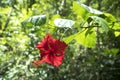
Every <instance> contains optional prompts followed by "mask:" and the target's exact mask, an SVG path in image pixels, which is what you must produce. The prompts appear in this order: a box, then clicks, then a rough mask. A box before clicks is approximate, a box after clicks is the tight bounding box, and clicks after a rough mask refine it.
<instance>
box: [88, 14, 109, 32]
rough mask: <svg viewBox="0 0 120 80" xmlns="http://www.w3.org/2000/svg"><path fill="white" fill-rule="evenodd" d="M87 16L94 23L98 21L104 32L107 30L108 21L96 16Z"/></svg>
mask: <svg viewBox="0 0 120 80" xmlns="http://www.w3.org/2000/svg"><path fill="white" fill-rule="evenodd" d="M89 18H90V19H91V20H93V21H94V22H95V23H98V24H99V25H100V26H101V28H102V29H103V30H104V31H105V32H108V30H109V25H108V22H107V21H105V20H104V19H103V18H100V17H98V16H90V17H89ZM89 18H88V19H89Z"/></svg>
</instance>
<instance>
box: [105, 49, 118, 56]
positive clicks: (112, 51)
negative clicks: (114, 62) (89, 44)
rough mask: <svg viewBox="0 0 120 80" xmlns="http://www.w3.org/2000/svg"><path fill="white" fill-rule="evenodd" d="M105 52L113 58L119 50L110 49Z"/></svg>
mask: <svg viewBox="0 0 120 80" xmlns="http://www.w3.org/2000/svg"><path fill="white" fill-rule="evenodd" d="M105 52H106V54H108V55H109V54H112V55H114V56H116V55H117V53H118V52H119V49H117V48H112V49H107V50H105Z"/></svg>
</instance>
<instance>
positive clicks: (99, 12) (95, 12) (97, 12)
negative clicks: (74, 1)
mask: <svg viewBox="0 0 120 80" xmlns="http://www.w3.org/2000/svg"><path fill="white" fill-rule="evenodd" d="M80 5H81V6H82V7H83V8H85V9H86V10H87V11H88V12H89V13H92V14H103V12H101V11H99V10H97V9H93V8H91V7H89V6H87V5H85V4H80Z"/></svg>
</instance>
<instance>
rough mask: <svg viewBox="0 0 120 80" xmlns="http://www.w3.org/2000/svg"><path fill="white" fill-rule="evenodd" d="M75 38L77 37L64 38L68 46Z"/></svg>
mask: <svg viewBox="0 0 120 80" xmlns="http://www.w3.org/2000/svg"><path fill="white" fill-rule="evenodd" d="M75 36H76V35H71V36H69V37H66V38H63V41H64V42H65V43H67V44H68V43H70V42H71V41H72V40H73V39H75Z"/></svg>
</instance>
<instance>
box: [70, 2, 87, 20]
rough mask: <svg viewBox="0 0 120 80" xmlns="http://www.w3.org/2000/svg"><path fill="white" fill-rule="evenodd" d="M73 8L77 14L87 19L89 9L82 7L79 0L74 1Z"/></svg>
mask: <svg viewBox="0 0 120 80" xmlns="http://www.w3.org/2000/svg"><path fill="white" fill-rule="evenodd" d="M72 10H73V12H74V13H75V14H77V15H79V16H80V17H81V18H83V19H87V17H88V14H89V13H88V11H87V10H86V9H85V8H84V7H82V6H81V5H80V4H79V3H77V2H75V1H74V2H73V7H72Z"/></svg>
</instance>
